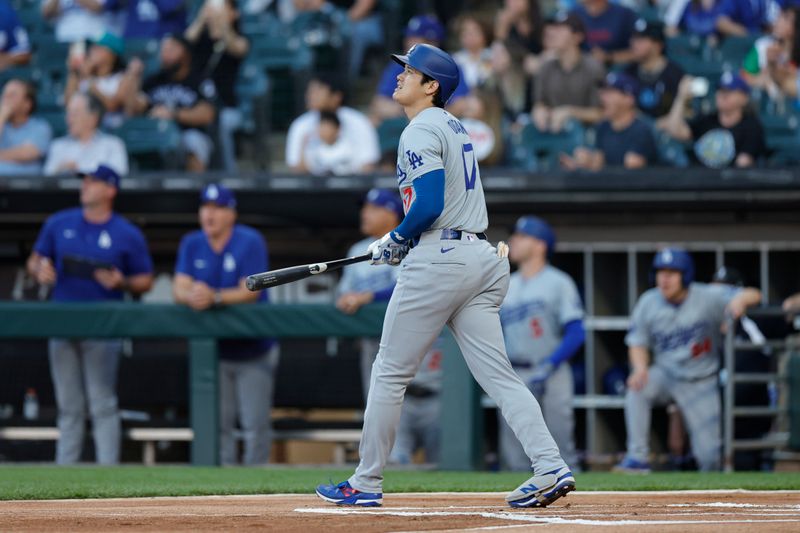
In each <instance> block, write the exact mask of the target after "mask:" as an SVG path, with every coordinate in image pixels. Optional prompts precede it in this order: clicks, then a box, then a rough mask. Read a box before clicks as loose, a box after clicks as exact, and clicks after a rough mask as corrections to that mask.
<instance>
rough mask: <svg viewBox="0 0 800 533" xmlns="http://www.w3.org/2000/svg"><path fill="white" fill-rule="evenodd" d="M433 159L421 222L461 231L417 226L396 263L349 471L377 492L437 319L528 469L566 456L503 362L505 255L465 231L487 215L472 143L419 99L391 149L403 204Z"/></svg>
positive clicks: (361, 486) (360, 486)
mask: <svg viewBox="0 0 800 533" xmlns="http://www.w3.org/2000/svg"><path fill="white" fill-rule="evenodd" d="M439 169H444V174H445V191H444V210H443V211H442V214H441V215H440V216H439V218H437V219H436V221H434V223H433V224H432V225H431V226H430V228H429V229H430V230H436V229H454V230H463V233H462V234H461V236H460V239H452V238H451V237H452V233H448V234H447V235H446V237H448V239H447V240H441V239H442V232H440V231H425V232H423V233H422V235H421V236H420V239H419V241H418V243H417V244H416V245H415V246H414V247H413V248H412V249H411V251H410V252H409V253H408V256H407V257H406V258H405V259H404V260H403V262H402V264H401V265H400V267H399V268H400V276H399V277H398V279H397V286H396V287H395V290H394V292H393V293H392V298H391V300H390V301H389V306H388V307H387V309H386V317H385V318H384V321H383V333H382V334H381V342H380V350H379V351H378V356H377V358H376V360H375V364H374V365H373V367H372V378H371V383H370V387H369V398H368V400H367V409H366V411H365V413H364V429H363V433H362V437H361V445H360V446H359V449H358V451H359V455H360V456H361V461H360V462H359V464H358V468H356V471H355V474H353V476H351V477H350V479H349V480H348V481H349V482H350V485H351V486H352V487H353V488H355V489H357V490H360V491H362V492H371V493H381V492H383V489H382V485H383V469H384V467H385V466H386V460H387V458H388V457H389V453H390V452H391V450H392V447H393V445H394V441H395V435H396V433H395V432H396V430H397V425H398V423H399V421H400V413H401V406H402V404H403V396H404V394H405V389H406V386H407V385H408V383H409V382H410V381H411V380H412V379H413V377H414V375H415V374H416V372H417V368H418V367H419V365H420V364H421V363H422V360H423V358H424V357H425V354H426V353H427V352H428V350H429V348H430V347H431V345H432V344H433V342H434V340H435V339H436V338H437V337H438V336H439V334H440V333H441V331H442V328H443V327H444V326H445V325H448V326H449V327H450V329H451V331H452V332H453V335H454V336H455V339H456V342H458V346H459V348H460V349H461V354H462V355H463V357H464V360H465V361H466V363H467V366H468V367H469V369H470V371H471V372H472V375H473V376H474V377H475V379H476V380H477V382H478V383H479V384H480V386H481V387H482V388H483V390H485V391H486V393H487V394H488V395H489V396H490V397H491V398H492V399H494V401H495V403H496V404H497V405H498V407H499V408H500V410H501V411H502V413H503V417H504V418H505V419H506V420H507V421H508V423H509V424H510V425H511V428H512V430H513V432H514V434H515V435H516V436H517V438H518V439H519V441H520V442H521V443H522V444H523V447H524V449H525V453H526V455H527V456H528V458H529V459H530V460H531V463H532V465H533V467H534V472H535V473H537V474H542V473H544V472H550V471H553V470H556V469H559V468H562V467H564V466H565V463H564V460H563V459H562V458H561V455H560V454H559V451H558V447H557V446H556V443H555V441H554V440H553V437H552V436H551V435H550V432H549V431H548V429H547V426H546V425H545V423H544V418H543V416H542V411H541V408H540V407H539V404H538V403H537V402H536V399H535V398H534V397H533V395H532V394H531V391H529V390H528V388H527V387H526V386H525V384H524V383H522V381H521V380H520V379H519V376H517V374H515V373H514V370H513V369H512V368H511V364H510V363H509V362H508V356H507V355H506V351H505V342H504V340H503V330H502V328H501V326H500V316H499V309H500V304H502V302H503V298H504V297H505V295H506V292H507V291H508V279H509V267H508V260H507V259H505V258H501V257H498V256H497V252H496V250H495V249H494V248H493V247H492V246H491V245H490V244H489V243H488V242H486V241H484V240H480V239H478V238H477V237H476V235H474V233H475V232H482V231H484V230H485V229H486V227H487V225H488V219H487V214H486V203H485V200H484V196H483V186H482V185H481V181H480V171H479V169H478V163H477V161H476V160H475V151H474V150H473V148H472V144H471V143H470V139H469V136H467V134H466V131H465V130H464V127H463V126H462V125H461V123H460V122H459V121H458V120H457V119H456V118H455V117H453V116H452V115H451V114H450V113H448V112H447V111H444V110H442V109H438V108H428V109H424V110H423V111H421V112H419V113H418V114H417V115H416V116H415V117H414V118H413V119H412V120H411V122H410V123H409V125H408V126H406V129H405V130H404V132H403V134H402V136H401V140H400V146H399V149H398V159H397V180H398V184H399V187H400V191H401V193H402V196H403V205H404V208H405V210H406V212H408V209H409V207H410V206H411V204H412V203H413V201H414V189H413V186H412V185H413V182H414V180H415V179H416V178H418V177H420V176H422V175H423V174H426V173H428V172H431V171H434V170H439ZM468 232H469V233H468ZM407 237H411V236H407ZM443 245H446V247H445V246H443Z"/></svg>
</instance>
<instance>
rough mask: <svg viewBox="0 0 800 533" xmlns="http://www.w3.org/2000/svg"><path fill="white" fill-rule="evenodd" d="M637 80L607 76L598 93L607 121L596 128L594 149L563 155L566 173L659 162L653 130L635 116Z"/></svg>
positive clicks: (612, 75)
mask: <svg viewBox="0 0 800 533" xmlns="http://www.w3.org/2000/svg"><path fill="white" fill-rule="evenodd" d="M637 94H638V84H637V83H636V80H634V79H633V78H631V77H630V76H628V75H627V74H622V73H619V74H617V73H613V72H612V73H611V74H609V75H608V76H606V83H605V85H604V86H603V89H602V90H601V91H600V100H601V102H602V105H603V115H605V117H606V120H604V121H603V122H601V123H600V125H599V126H598V127H597V136H596V139H595V146H594V148H591V149H587V148H584V147H579V148H576V149H575V153H574V154H573V156H568V155H566V154H562V157H561V164H562V166H563V167H564V168H566V169H568V170H575V169H579V168H582V169H586V170H600V169H602V168H603V167H606V166H615V167H624V168H632V169H633V168H644V167H646V166H648V165H653V164H655V163H657V161H658V149H657V148H656V141H655V137H654V136H653V130H652V129H651V128H650V126H649V125H647V124H646V123H645V122H644V121H642V120H641V119H639V118H638V117H637V116H636V97H637Z"/></svg>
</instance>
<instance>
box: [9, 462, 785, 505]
mask: <svg viewBox="0 0 800 533" xmlns="http://www.w3.org/2000/svg"><path fill="white" fill-rule="evenodd" d="M351 472H352V471H351V470H330V469H293V468H274V469H272V468H270V469H260V468H200V467H180V466H163V467H153V468H147V467H138V466H123V467H114V468H102V467H55V466H2V467H0V499H1V500H28V499H56V498H114V497H122V498H125V497H134V496H198V495H211V494H270V493H300V494H311V493H312V492H313V490H314V486H315V485H317V484H318V483H321V482H327V481H328V480H329V479H330V480H333V481H335V482H338V481H341V480H342V479H345V478H346V477H347V476H348V475H349V474H350V473H351ZM524 480H525V475H524V474H514V473H492V472H436V471H409V470H402V471H388V472H387V473H386V481H385V484H384V490H385V491H386V492H387V493H392V492H439V491H448V492H451V491H454V492H493V491H510V490H512V489H513V488H515V487H516V486H517V485H519V484H520V483H522V482H523V481H524ZM577 480H578V490H586V491H589V490H684V489H739V488H741V489H752V490H776V489H800V475H797V474H792V473H736V474H699V473H658V474H651V475H648V476H626V475H622V474H611V473H600V472H598V473H594V472H593V473H586V474H581V475H580V476H578V478H577Z"/></svg>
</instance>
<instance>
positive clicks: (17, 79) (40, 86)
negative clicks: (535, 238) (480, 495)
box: [0, 0, 800, 175]
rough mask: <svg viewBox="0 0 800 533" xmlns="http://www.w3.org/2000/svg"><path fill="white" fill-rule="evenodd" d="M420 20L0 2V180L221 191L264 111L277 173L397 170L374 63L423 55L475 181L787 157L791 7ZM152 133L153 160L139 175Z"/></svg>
mask: <svg viewBox="0 0 800 533" xmlns="http://www.w3.org/2000/svg"><path fill="white" fill-rule="evenodd" d="M434 4H435V3H433V2H430V3H426V2H422V3H418V4H414V5H413V6H411V5H403V3H396V2H388V1H386V2H379V1H377V0H350V1H343V0H334V1H331V2H325V1H322V0H278V1H276V2H273V1H271V0H194V1H192V0H130V1H128V2H119V1H117V0H109V1H102V0H44V1H43V2H38V1H36V0H0V83H2V84H3V104H2V106H1V107H0V173H2V174H6V175H11V174H37V173H44V174H58V173H62V172H69V171H72V170H74V169H75V168H77V167H80V166H82V165H85V167H86V168H94V167H96V165H97V163H98V162H99V161H104V162H107V163H108V164H109V165H111V166H113V167H114V168H115V169H116V170H117V171H118V172H120V173H122V174H125V173H127V171H128V168H129V167H130V168H131V169H132V170H133V171H141V170H159V169H162V168H165V167H167V168H173V169H185V170H187V171H192V172H202V171H205V170H208V169H224V170H227V171H236V170H237V169H238V164H237V152H239V151H240V150H237V147H238V144H237V141H238V140H240V139H241V135H242V134H248V133H249V134H252V133H253V132H257V133H258V134H259V135H261V137H259V138H255V139H254V142H255V143H256V146H257V151H258V150H261V151H266V150H268V142H267V139H265V138H263V135H264V132H265V131H266V130H265V129H264V126H265V124H263V122H264V121H265V120H266V121H267V122H268V121H269V116H268V114H267V115H266V116H267V118H266V119H265V118H264V116H265V115H264V114H261V113H260V112H258V111H256V110H255V108H256V104H255V102H257V101H261V100H258V99H259V98H262V97H263V98H265V100H263V101H261V102H267V103H266V105H267V106H268V107H269V108H270V109H271V110H272V111H275V112H276V113H274V114H279V113H277V112H283V113H287V114H288V115H289V117H288V119H287V120H286V121H285V122H286V123H285V124H277V123H276V124H273V125H272V127H271V129H272V130H273V131H275V130H281V129H284V128H286V127H288V139H287V142H286V153H285V161H283V162H281V163H285V166H286V167H288V168H289V169H290V170H291V171H295V172H300V173H312V174H316V175H331V174H333V175H344V174H357V173H366V172H374V171H376V170H381V171H392V170H393V168H394V159H395V157H396V154H395V149H396V146H397V141H398V140H399V133H400V131H402V127H403V125H404V124H405V121H406V119H405V117H404V115H403V113H402V110H401V108H400V106H399V105H397V104H396V102H394V101H393V100H392V94H393V92H394V89H395V87H396V83H397V80H396V77H397V75H398V74H399V72H400V69H401V67H400V65H398V64H397V63H395V62H394V61H392V60H391V59H390V58H389V57H388V53H401V52H404V51H405V50H408V49H409V48H410V47H412V46H414V45H415V44H419V43H429V44H433V45H436V46H440V47H442V48H444V49H446V50H448V51H449V52H451V53H452V54H453V56H454V58H455V59H456V61H457V63H458V65H459V67H460V69H461V72H462V79H461V83H460V84H459V86H458V88H457V89H456V92H455V94H454V95H453V97H452V98H451V99H450V100H449V101H448V102H447V103H446V108H447V109H448V111H450V112H451V113H453V114H454V115H456V116H458V117H459V118H461V119H462V120H463V121H464V123H465V124H466V125H467V129H468V130H470V134H471V135H472V136H473V138H474V140H475V145H476V150H478V148H480V150H478V152H479V153H480V155H481V158H482V163H483V164H484V166H491V165H503V166H507V167H516V168H522V169H526V170H557V169H559V168H561V169H565V170H574V169H586V170H600V169H602V168H606V167H625V168H643V167H647V166H688V165H698V166H700V165H702V166H706V167H711V168H725V167H729V166H733V167H752V166H767V165H772V166H780V165H785V164H787V163H792V162H796V161H797V159H798V156H797V155H796V154H795V153H794V152H795V151H794V150H791V149H790V147H791V146H792V145H793V144H796V142H797V141H798V140H800V133H798V130H797V118H796V117H795V116H794V115H795V113H798V112H800V106H798V85H800V77H798V71H797V62H798V59H797V57H798V55H800V43H799V42H798V40H799V39H800V35H799V34H798V31H797V29H796V28H797V24H800V19H798V17H797V13H798V11H799V10H800V0H674V1H664V0H478V1H472V2H468V3H466V4H465V7H464V8H462V10H461V12H457V13H447V14H445V15H446V18H439V17H437V15H435V14H434V12H435V8H436V6H435V5H434ZM439 15H440V17H442V16H443V14H442V13H439ZM395 36H396V37H397V38H394V37H395ZM378 61H380V62H381V63H382V64H384V65H385V67H383V69H382V71H381V69H380V67H378V65H377V62H378ZM287 71H288V74H287ZM298 73H299V74H300V75H298ZM287 79H288V80H289V81H290V82H291V89H289V90H288V91H286V92H288V96H287V94H282V95H279V94H278V93H277V92H276V91H277V87H278V86H280V85H281V84H282V83H284V82H286V80H287ZM364 84H369V87H371V90H367V94H368V93H370V92H371V93H372V97H371V98H364V97H363V94H364V87H363V86H364ZM304 89H305V111H303V110H302V94H303V90H304ZM357 90H358V91H357ZM356 94H359V95H361V96H362V97H361V98H360V99H358V100H356V98H354V95H356ZM76 96H77V98H76ZM281 96H282V98H281ZM41 119H45V121H42V120H41ZM259 121H260V122H259ZM254 124H258V125H259V126H260V127H261V129H258V128H256V127H254ZM148 128H149V129H148ZM143 132H144V133H143ZM148 132H149V133H148ZM137 135H138V137H137ZM148 135H150V138H151V139H152V143H151V144H153V145H154V146H150V150H151V151H152V152H158V153H161V155H162V156H163V155H164V153H166V152H167V150H171V151H172V152H171V153H170V154H168V155H169V156H168V157H162V158H161V159H156V160H153V159H152V158H151V159H147V158H143V157H140V155H141V154H142V152H143V151H145V149H144V148H142V146H141V145H140V143H139V142H137V139H141V138H142V137H144V138H148ZM126 147H127V149H128V153H126V152H125V150H126ZM123 160H124V163H123V162H122V161H123ZM280 168H282V167H280Z"/></svg>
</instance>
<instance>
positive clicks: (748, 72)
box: [742, 7, 800, 100]
mask: <svg viewBox="0 0 800 533" xmlns="http://www.w3.org/2000/svg"><path fill="white" fill-rule="evenodd" d="M799 14H800V8H798V7H790V8H786V9H783V10H781V12H780V15H779V16H778V18H777V19H776V20H775V25H774V26H773V27H772V33H771V34H770V35H765V36H763V37H760V38H759V39H758V40H757V41H756V42H755V43H754V44H753V48H751V49H750V52H749V53H748V54H747V56H746V57H745V59H744V64H743V66H742V76H743V77H744V79H745V80H746V81H747V83H748V84H749V85H750V86H751V87H758V88H759V89H763V90H764V91H766V93H767V95H769V97H770V98H771V99H772V100H781V99H782V98H783V97H785V96H790V97H792V98H796V97H797V64H798V62H800V32H798V28H797V26H798V24H800V16H798V15H799Z"/></svg>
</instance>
